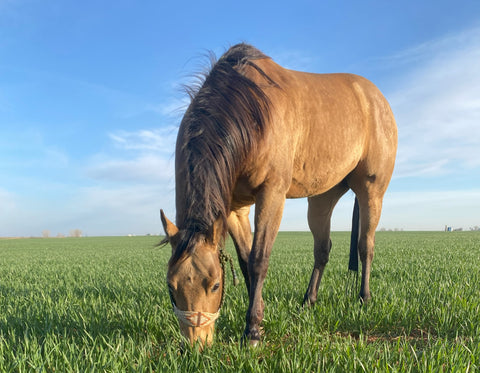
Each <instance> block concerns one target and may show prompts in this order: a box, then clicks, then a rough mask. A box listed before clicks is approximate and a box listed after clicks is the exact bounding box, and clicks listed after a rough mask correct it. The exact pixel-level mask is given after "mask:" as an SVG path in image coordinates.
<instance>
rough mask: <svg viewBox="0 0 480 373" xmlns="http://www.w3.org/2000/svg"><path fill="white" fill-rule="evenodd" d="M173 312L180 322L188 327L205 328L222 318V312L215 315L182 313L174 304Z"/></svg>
mask: <svg viewBox="0 0 480 373" xmlns="http://www.w3.org/2000/svg"><path fill="white" fill-rule="evenodd" d="M173 312H175V315H177V318H178V320H179V321H181V322H182V323H183V324H185V325H187V326H193V327H197V328H198V327H204V326H207V325H210V324H212V323H214V322H215V320H217V319H218V316H220V310H219V311H217V312H215V313H210V312H200V311H182V310H179V309H178V308H177V306H176V305H175V304H173Z"/></svg>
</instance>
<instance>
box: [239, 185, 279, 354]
mask: <svg viewBox="0 0 480 373" xmlns="http://www.w3.org/2000/svg"><path fill="white" fill-rule="evenodd" d="M284 205H285V194H284V193H278V192H272V191H266V190H264V191H262V192H261V193H259V194H258V195H257V199H256V205H255V234H254V237H253V246H252V251H251V252H250V255H249V257H248V274H249V277H250V293H249V305H248V311H247V317H246V328H245V332H244V335H243V339H244V342H246V340H248V341H249V343H250V345H253V346H255V345H257V343H258V342H259V341H260V323H261V322H262V320H263V310H264V303H263V299H262V288H263V282H264V281H265V277H266V275H267V269H268V261H269V258H270V253H271V251H272V246H273V242H274V241H275V237H276V236H277V232H278V229H279V227H280V221H281V220H282V213H283V207H284Z"/></svg>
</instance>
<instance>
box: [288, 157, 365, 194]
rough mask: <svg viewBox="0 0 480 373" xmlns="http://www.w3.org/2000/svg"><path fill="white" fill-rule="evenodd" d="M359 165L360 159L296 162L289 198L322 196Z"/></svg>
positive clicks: (346, 158) (347, 158)
mask: <svg viewBox="0 0 480 373" xmlns="http://www.w3.org/2000/svg"><path fill="white" fill-rule="evenodd" d="M357 164H358V157H355V156H352V154H351V156H350V157H348V156H347V157H344V158H343V159H337V161H336V162H329V163H327V162H311V161H310V162H295V165H294V169H293V173H292V181H291V184H290V188H289V189H288V192H287V198H302V197H310V196H315V195H318V194H322V193H325V192H327V191H328V190H330V189H332V188H333V187H334V186H336V185H338V184H339V183H341V182H342V181H343V180H344V179H345V177H346V176H347V175H348V174H349V173H350V172H352V170H353V169H354V168H355V167H356V165H357Z"/></svg>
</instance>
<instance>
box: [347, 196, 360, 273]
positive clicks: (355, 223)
mask: <svg viewBox="0 0 480 373" xmlns="http://www.w3.org/2000/svg"><path fill="white" fill-rule="evenodd" d="M359 228H360V212H359V207H358V198H357V197H355V205H354V206H353V216H352V233H351V235H350V260H349V261H348V269H349V270H350V271H354V272H357V273H358V231H359Z"/></svg>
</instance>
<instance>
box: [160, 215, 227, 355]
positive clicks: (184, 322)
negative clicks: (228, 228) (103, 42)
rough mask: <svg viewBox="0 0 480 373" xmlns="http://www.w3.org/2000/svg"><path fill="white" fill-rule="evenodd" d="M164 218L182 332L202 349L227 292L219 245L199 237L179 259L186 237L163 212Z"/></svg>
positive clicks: (172, 295)
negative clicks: (169, 245) (199, 344)
mask: <svg viewBox="0 0 480 373" xmlns="http://www.w3.org/2000/svg"><path fill="white" fill-rule="evenodd" d="M161 218H162V223H163V228H164V229H165V233H166V239H168V241H169V242H170V244H171V246H172V258H171V259H170V261H169V263H168V272H167V284H168V289H169V292H170V298H171V301H172V305H173V309H174V312H175V314H176V315H177V318H178V321H179V324H180V331H181V333H182V334H183V335H184V336H185V337H186V338H187V339H188V340H189V341H190V343H191V344H194V343H195V342H196V341H199V342H200V343H201V345H202V346H203V345H205V343H207V344H210V343H211V342H212V341H213V334H214V330H215V320H216V319H217V318H218V316H219V311H220V306H221V303H222V300H223V291H224V273H223V268H222V264H221V262H220V258H219V251H218V249H217V246H218V242H214V241H215V240H213V241H211V240H207V239H205V238H203V237H199V238H197V240H195V247H194V248H193V250H191V251H190V252H188V253H182V254H181V255H180V256H179V255H178V253H177V252H176V251H177V249H178V248H179V247H181V245H182V239H184V237H183V236H184V235H182V232H181V231H180V230H179V229H178V228H177V227H176V226H175V224H173V223H172V222H171V221H170V220H168V219H167V218H166V217H165V215H164V214H163V211H162V212H161Z"/></svg>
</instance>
